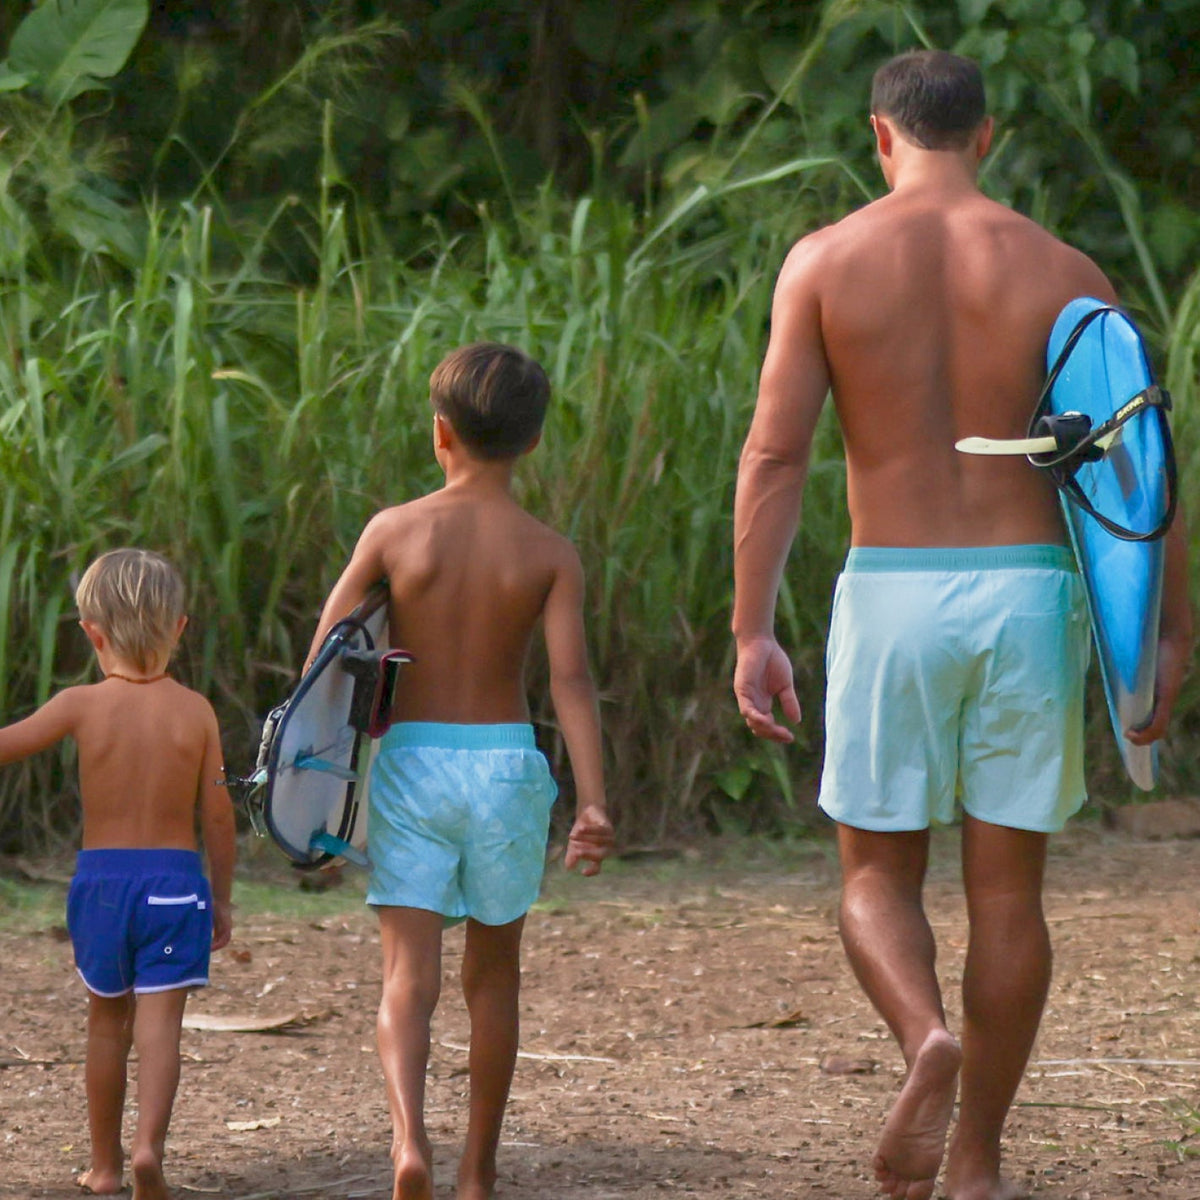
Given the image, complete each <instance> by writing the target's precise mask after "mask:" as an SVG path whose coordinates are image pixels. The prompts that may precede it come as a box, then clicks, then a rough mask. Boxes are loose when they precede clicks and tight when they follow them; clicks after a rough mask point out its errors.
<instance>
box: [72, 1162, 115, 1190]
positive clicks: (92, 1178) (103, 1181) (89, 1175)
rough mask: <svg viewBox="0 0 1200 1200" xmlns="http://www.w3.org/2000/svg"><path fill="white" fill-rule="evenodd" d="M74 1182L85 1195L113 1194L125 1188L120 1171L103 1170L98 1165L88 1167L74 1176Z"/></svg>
mask: <svg viewBox="0 0 1200 1200" xmlns="http://www.w3.org/2000/svg"><path fill="white" fill-rule="evenodd" d="M75 1183H76V1184H77V1185H78V1187H79V1190H80V1191H81V1192H83V1194H84V1195H85V1196H113V1195H116V1193H117V1192H123V1191H124V1190H125V1181H124V1180H123V1179H122V1178H121V1172H120V1171H104V1170H101V1169H100V1168H99V1167H89V1168H88V1170H86V1171H84V1172H83V1174H81V1175H77V1176H76V1177H75Z"/></svg>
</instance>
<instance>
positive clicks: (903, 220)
mask: <svg viewBox="0 0 1200 1200" xmlns="http://www.w3.org/2000/svg"><path fill="white" fill-rule="evenodd" d="M871 124H872V128H873V131H874V135H875V141H876V148H877V151H878V156H879V162H880V166H881V168H882V171H883V175H884V178H885V180H886V181H887V184H888V187H889V192H888V194H887V195H886V196H884V197H883V198H881V199H879V200H877V201H875V202H874V203H872V204H869V205H867V206H866V207H865V208H863V209H861V210H860V211H858V212H855V213H853V214H851V215H850V216H848V217H846V218H845V219H844V220H842V221H840V222H838V223H837V224H835V225H831V226H829V227H827V228H824V229H821V230H819V231H817V232H816V233H813V234H811V235H810V236H808V237H805V238H804V239H803V240H801V241H800V242H799V243H797V244H796V246H795V247H793V249H792V250H791V252H790V254H789V255H788V257H787V259H786V261H785V263H784V265H783V268H782V270H781V272H780V275H779V279H778V283H777V286H776V291H775V298H774V305H773V310H772V321H771V336H770V342H769V346H768V349H767V353H766V356H765V359H764V362H763V368H762V375H761V379H760V383H759V392H758V400H757V405H756V408H755V414H754V418H753V422H752V425H751V428H750V431H749V435H748V437H747V439H746V443H745V447H744V449H743V452H742V457H741V463H740V468H739V473H738V487H737V497H736V502H735V514H734V539H735V603H734V619H733V631H734V635H735V638H736V641H737V666H736V673H735V679H734V689H735V693H736V696H737V700H738V706H739V710H740V712H741V714H742V716H743V717H744V719H745V721H746V724H747V725H748V727H749V728H750V729H751V730H752V731H753V732H754V733H755V734H756V735H757V736H759V737H763V738H767V739H769V740H773V741H778V742H790V741H791V740H792V738H793V733H792V729H791V728H790V726H792V725H794V724H795V723H796V722H798V721H799V720H800V718H801V713H800V706H799V703H798V701H797V698H796V692H795V688H794V685H793V678H792V668H791V663H790V660H789V658H788V656H787V653H786V652H785V651H784V650H783V648H782V647H781V646H780V645H779V643H778V642H777V640H776V638H775V633H774V618H775V605H776V599H777V595H778V590H779V585H780V580H781V578H782V573H783V570H784V566H785V562H786V559H787V554H788V550H789V547H790V545H791V542H792V539H793V536H794V534H795V532H796V529H797V526H798V522H799V518H800V504H801V498H802V493H803V489H804V482H805V477H806V473H807V469H808V463H809V456H810V452H811V448H812V440H813V434H814V430H815V427H816V423H817V418H818V416H819V414H820V412H821V409H822V408H823V406H824V403H825V399H826V396H827V395H828V394H830V393H831V394H832V397H833V403H834V405H835V408H836V412H837V416H838V420H839V423H840V425H841V429H842V435H843V439H844V443H845V454H846V466H847V491H848V499H849V507H850V517H851V527H852V542H853V544H854V545H855V546H896V547H925V546H1002V545H1010V544H1014V545H1015V544H1027V543H1058V544H1062V543H1064V542H1065V540H1066V538H1065V531H1064V528H1063V524H1062V518H1061V515H1060V512H1059V506H1058V501H1057V498H1056V496H1055V492H1054V489H1053V486H1052V484H1051V483H1050V482H1049V480H1048V479H1047V478H1046V477H1045V475H1044V474H1042V473H1040V472H1038V471H1037V470H1036V469H1035V468H1033V467H1032V466H1030V464H1029V463H1028V462H1027V461H1026V460H1024V459H1022V458H1010V459H997V458H989V459H983V458H974V457H971V456H968V455H963V454H960V453H957V452H956V451H955V449H954V443H955V441H956V440H957V439H959V438H960V437H964V436H968V435H984V436H988V437H994V438H1006V437H1019V436H1023V435H1024V433H1025V429H1026V425H1027V422H1028V420H1029V415H1030V412H1031V411H1032V408H1033V405H1034V403H1035V400H1036V398H1037V395H1038V392H1039V389H1040V386H1041V382H1042V377H1043V372H1044V356H1045V348H1046V342H1047V339H1048V336H1049V332H1050V329H1051V326H1052V325H1053V322H1054V320H1055V318H1056V317H1057V315H1058V313H1059V312H1060V311H1061V309H1062V308H1063V307H1064V305H1065V304H1066V303H1067V302H1068V301H1070V300H1071V299H1073V298H1075V297H1076V296H1081V295H1090V296H1096V297H1098V298H1100V299H1102V300H1109V301H1114V300H1115V296H1114V293H1113V289H1112V287H1111V285H1110V284H1109V282H1108V280H1107V279H1106V278H1105V276H1104V274H1103V273H1102V272H1101V271H1100V270H1099V268H1098V267H1096V266H1095V264H1094V263H1092V262H1091V261H1090V260H1089V259H1088V258H1087V257H1085V256H1084V255H1082V254H1080V253H1079V252H1077V251H1075V250H1073V249H1072V248H1070V247H1068V246H1066V245H1064V244H1063V243H1062V242H1060V241H1058V240H1057V239H1056V238H1054V237H1052V236H1051V235H1050V234H1048V233H1047V232H1045V231H1044V230H1043V229H1041V228H1040V227H1039V226H1037V225H1036V224H1035V223H1034V222H1032V221H1029V220H1027V219H1026V218H1024V217H1022V216H1020V215H1018V214H1016V213H1014V212H1012V211H1011V210H1010V209H1008V208H1006V207H1004V206H1003V205H1001V204H997V203H995V202H993V201H991V200H989V199H988V198H986V197H985V196H984V195H983V194H982V192H981V191H980V190H979V187H978V184H977V171H978V166H979V163H980V161H981V160H982V159H983V157H984V155H985V154H986V153H987V151H988V148H989V146H990V144H991V141H992V135H993V125H992V122H991V120H990V119H988V120H986V121H984V122H983V123H982V124H981V125H980V126H979V128H977V129H976V130H975V131H974V133H973V134H972V135H971V136H970V137H969V139H968V140H967V142H966V144H965V145H963V146H961V147H960V148H958V149H954V150H927V149H923V148H921V147H920V146H918V145H916V144H915V143H914V142H913V141H911V140H910V139H908V138H907V137H906V136H905V134H904V131H903V130H902V129H900V128H899V126H898V125H897V124H896V123H895V122H894V121H893V120H892V119H891V118H890V117H888V116H887V115H885V114H880V113H876V114H874V115H873V116H872V118H871ZM1185 545H1186V542H1185V536H1184V530H1183V522H1182V519H1179V520H1177V521H1176V523H1175V525H1174V527H1173V528H1172V530H1171V532H1170V534H1169V535H1168V538H1167V544H1166V580H1165V592H1164V606H1163V618H1162V634H1161V639H1162V640H1161V644H1160V649H1159V671H1158V690H1157V699H1156V707H1155V711H1154V715H1153V717H1152V719H1151V721H1150V723H1149V724H1148V725H1147V727H1146V728H1144V729H1142V730H1140V731H1129V732H1128V734H1127V736H1128V737H1129V738H1130V740H1131V741H1134V742H1137V743H1144V742H1148V741H1151V740H1154V739H1156V738H1159V737H1161V736H1162V735H1163V733H1164V732H1165V730H1166V727H1167V722H1168V720H1169V717H1170V713H1171V709H1172V706H1173V704H1174V702H1175V698H1176V696H1177V695H1178V692H1179V688H1180V686H1181V683H1182V681H1183V676H1184V673H1185V669H1186V665H1187V662H1188V660H1189V657H1190V653H1191V643H1192V627H1191V616H1190V609H1189V606H1188V599H1187V588H1186V560H1185ZM776 703H778V705H779V714H780V715H777V714H776V712H775V704H776ZM838 834H839V846H840V850H841V858H842V869H843V895H842V906H841V922H840V923H841V932H842V937H843V942H844V944H845V947H846V951H847V954H848V957H849V959H850V962H851V965H852V967H853V969H854V971H855V973H856V975H857V976H858V979H859V981H860V983H861V984H862V986H863V988H864V990H865V992H866V993H867V995H868V996H869V997H870V999H871V1000H872V1002H873V1003H874V1004H875V1006H876V1008H877V1009H878V1010H879V1011H880V1013H881V1014H882V1015H883V1017H884V1019H885V1020H886V1021H887V1023H888V1025H889V1027H890V1029H891V1030H892V1033H893V1034H894V1036H895V1037H896V1039H897V1041H898V1043H899V1045H900V1047H901V1049H902V1051H903V1053H904V1056H905V1061H906V1063H907V1064H908V1068H909V1070H908V1075H907V1077H906V1081H905V1083H904V1086H903V1087H902V1089H901V1092H900V1095H899V1097H898V1098H897V1100H896V1102H895V1104H894V1106H893V1108H892V1111H891V1113H890V1115H889V1117H888V1119H887V1121H886V1123H885V1125H884V1129H883V1133H882V1136H881V1138H880V1141H879V1143H878V1146H877V1149H876V1152H875V1156H874V1158H873V1162H872V1167H873V1170H874V1173H875V1177H876V1180H877V1182H878V1185H879V1188H880V1190H881V1192H883V1193H884V1194H886V1195H888V1196H891V1197H893V1198H894V1200H929V1197H931V1196H932V1195H933V1192H934V1187H935V1182H936V1179H937V1176H938V1173H939V1170H940V1167H941V1164H942V1160H943V1156H944V1154H945V1143H946V1136H947V1130H948V1127H949V1122H950V1119H951V1115H952V1111H953V1105H954V1099H955V1093H956V1089H958V1092H959V1101H960V1106H959V1111H960V1116H959V1121H958V1125H957V1127H956V1130H955V1134H954V1137H953V1139H952V1140H951V1142H950V1146H949V1152H948V1155H947V1156H946V1172H945V1177H944V1180H943V1188H944V1190H945V1193H946V1195H948V1196H949V1197H951V1200H1014V1198H1015V1197H1017V1196H1020V1195H1023V1194H1024V1193H1023V1191H1022V1189H1020V1188H1019V1187H1017V1186H1016V1185H1015V1184H1013V1183H1012V1182H1011V1181H1009V1180H1008V1179H1006V1178H1005V1177H1004V1176H1002V1175H1001V1172H1000V1134H1001V1130H1002V1127H1003V1124H1004V1120H1005V1117H1006V1115H1007V1112H1008V1109H1009V1107H1010V1105H1011V1103H1012V1099H1013V1096H1014V1094H1015V1092H1016V1088H1017V1086H1018V1084H1019V1082H1020V1080H1021V1077H1022V1075H1023V1072H1024V1067H1025V1063H1026V1061H1027V1059H1028V1055H1029V1053H1030V1050H1031V1048H1032V1045H1033V1039H1034V1036H1035V1034H1036V1031H1037V1026H1038V1023H1039V1020H1040V1016H1041V1011H1042V1007H1043V1005H1044V1002H1045V996H1046V991H1047V988H1048V985H1049V979H1050V944H1049V939H1048V937H1047V935H1046V927H1045V922H1044V920H1043V917H1042V909H1041V886H1042V865H1043V862H1044V856H1045V843H1046V837H1045V835H1043V834H1037V833H1029V832H1026V831H1022V830H1013V829H1007V828H1004V827H1001V826H996V825H990V824H987V823H985V822H982V821H978V820H975V819H973V818H971V817H969V816H968V817H965V818H964V834H963V867H964V883H965V888H966V893H967V905H968V915H969V918H970V923H971V939H970V945H969V949H968V956H967V966H966V973H965V977H964V980H963V997H964V1016H963V1033H962V1039H961V1044H960V1042H959V1041H957V1040H956V1039H955V1038H954V1037H953V1036H952V1035H951V1033H950V1032H949V1031H948V1030H947V1028H946V1023H945V1014H944V1010H943V1007H942V997H941V992H940V989H939V985H938V981H937V976H936V972H935V969H934V958H935V953H936V947H935V943H934V939H933V935H932V931H931V930H930V928H929V924H928V921H927V920H926V917H925V912H924V908H923V905H922V898H921V889H922V884H923V881H924V875H925V867H926V863H927V858H928V845H929V835H928V830H921V831H916V832H913V833H872V832H869V831H866V830H861V829H856V828H852V827H849V826H846V825H839V827H838Z"/></svg>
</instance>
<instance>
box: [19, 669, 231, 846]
mask: <svg viewBox="0 0 1200 1200" xmlns="http://www.w3.org/2000/svg"><path fill="white" fill-rule="evenodd" d="M67 736H69V737H72V738H73V739H74V740H75V743H76V746H77V748H78V754H79V789H80V793H81V796H82V802H83V848H84V849H85V850H97V849H110V848H126V849H143V848H145V849H149V848H154V849H176V850H195V849H196V818H197V812H198V809H199V812H200V815H201V816H202V817H204V816H207V815H208V814H207V813H206V812H205V811H204V810H205V806H206V805H207V804H208V803H210V802H211V800H212V798H213V796H214V792H215V797H216V800H217V801H218V802H219V803H220V804H221V805H222V806H227V804H228V800H227V798H226V797H225V796H224V795H223V785H222V784H221V782H220V781H221V778H222V775H223V771H224V767H223V764H222V755H221V746H220V736H219V733H218V729H217V720H216V716H215V714H214V713H213V710H212V706H211V705H210V704H209V703H208V701H207V700H205V699H204V697H203V696H201V695H200V694H199V693H198V692H193V691H192V690H191V689H189V688H186V687H184V686H183V685H182V684H179V683H176V682H175V681H174V680H173V679H160V680H157V681H156V682H154V683H129V682H127V681H125V680H123V679H119V678H116V677H112V678H109V679H106V680H104V682H102V683H96V684H89V685H84V686H81V687H73V688H67V689H66V690H65V691H62V692H59V693H58V695H56V696H54V697H53V698H52V699H51V700H49V701H48V702H47V703H46V704H45V705H44V706H43V707H42V708H41V709H39V710H38V711H37V712H36V713H34V714H33V715H32V716H30V717H28V718H26V719H25V720H24V721H21V722H18V723H17V724H15V725H13V726H10V727H9V728H8V729H6V730H4V731H3V732H2V733H0V758H2V759H3V760H4V761H9V760H11V759H14V758H20V757H24V755H25V754H27V753H32V752H33V751H34V750H36V749H40V748H42V747H43V746H46V745H50V744H52V743H53V742H56V741H59V740H60V739H61V738H63V737H67Z"/></svg>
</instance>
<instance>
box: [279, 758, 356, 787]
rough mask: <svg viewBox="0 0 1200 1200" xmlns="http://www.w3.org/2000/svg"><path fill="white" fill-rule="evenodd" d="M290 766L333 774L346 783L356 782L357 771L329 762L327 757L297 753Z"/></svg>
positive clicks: (301, 769)
mask: <svg viewBox="0 0 1200 1200" xmlns="http://www.w3.org/2000/svg"><path fill="white" fill-rule="evenodd" d="M292 766H293V767H294V768H295V769H296V770H297V771H321V772H322V773H324V774H326V775H335V776H337V778H338V779H344V780H345V781H346V782H347V783H357V782H358V772H357V771H352V770H350V768H349V767H343V766H342V765H341V764H340V763H335V762H330V761H329V759H327V758H321V757H320V756H319V755H316V754H297V755H296V757H295V759H294V761H293V762H292Z"/></svg>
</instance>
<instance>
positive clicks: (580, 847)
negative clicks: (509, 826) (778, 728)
mask: <svg viewBox="0 0 1200 1200" xmlns="http://www.w3.org/2000/svg"><path fill="white" fill-rule="evenodd" d="M433 439H434V453H435V455H436V457H437V461H438V463H439V464H440V466H441V467H442V470H443V471H444V473H445V477H446V480H445V486H444V487H443V488H441V489H440V490H438V491H436V492H433V493H431V494H430V495H428V496H424V497H422V498H420V499H418V500H414V501H411V502H410V503H408V504H403V505H399V506H397V507H395V508H389V509H386V510H385V511H384V512H381V513H380V514H379V515H378V516H376V517H375V518H374V519H372V520H371V521H370V523H369V524H368V525H367V527H366V529H365V530H364V531H363V534H362V536H361V538H360V539H359V542H358V545H357V546H356V547H355V550H354V554H353V556H352V558H351V560H350V563H349V565H348V566H347V567H346V570H345V571H344V572H343V574H342V576H341V578H340V579H339V580H338V582H337V584H336V585H335V587H334V588H333V591H332V592H331V593H330V596H329V599H328V601H327V602H326V604H325V608H324V610H323V612H322V615H321V620H320V623H319V625H318V628H317V632H316V635H315V637H314V638H313V643H312V647H311V649H310V651H309V661H311V660H312V658H313V657H314V656H315V654H316V652H317V650H318V648H319V647H320V645H321V643H322V641H323V640H324V638H325V635H326V633H327V632H328V630H329V629H330V628H332V626H333V624H334V623H335V622H336V621H337V620H338V619H340V618H341V617H342V616H344V615H345V614H346V613H348V612H350V611H351V609H353V608H354V606H355V605H356V604H358V603H359V601H361V600H362V598H363V597H364V595H365V594H366V592H367V590H368V589H369V588H370V587H371V585H372V584H374V583H376V582H377V581H378V580H380V579H386V580H387V582H388V587H389V591H390V604H391V607H390V609H389V629H390V637H391V642H392V645H393V646H396V647H401V648H403V649H405V650H408V651H409V652H411V653H412V655H413V657H414V662H413V663H412V664H411V665H410V666H407V667H405V669H404V674H403V676H402V679H401V682H400V685H399V686H398V688H397V692H396V703H395V709H394V716H395V718H396V719H397V720H400V721H442V722H450V723H454V724H496V723H512V722H516V723H524V722H528V720H529V707H528V702H527V700H526V695H525V664H526V661H527V659H528V656H529V650H530V645H531V642H532V639H533V636H534V634H535V632H536V631H537V629H538V626H539V625H540V626H541V630H542V635H543V637H544V638H545V643H546V651H547V658H548V661H549V666H550V694H551V699H552V700H553V702H554V711H555V716H556V718H557V721H558V725H559V728H560V729H561V731H562V735H563V739H564V741H565V742H566V746H567V752H568V754H569V756H570V760H571V770H572V775H573V777H574V782H575V790H576V813H575V822H574V824H573V826H572V828H571V831H570V834H569V836H568V842H567V849H566V856H565V860H564V861H565V864H566V866H567V868H568V869H570V868H572V867H574V866H576V865H578V866H579V867H580V869H581V871H582V872H583V874H585V875H594V874H596V872H598V871H599V870H600V865H601V862H602V861H603V859H604V858H605V856H606V855H607V854H608V852H609V850H610V848H611V846H612V837H613V831H612V825H611V823H610V822H609V819H608V815H607V806H606V800H605V794H604V779H603V768H602V760H601V749H600V723H599V716H598V713H597V703H596V693H595V688H594V685H593V683H592V679H591V674H590V671H589V668H588V662H587V651H586V642H585V638H584V625H583V598H584V590H583V571H582V568H581V566H580V563H579V556H578V554H577V553H576V551H575V549H574V547H573V546H572V545H571V543H570V542H569V541H568V540H567V539H566V538H564V537H562V536H560V535H559V534H557V533H555V532H554V531H552V530H551V529H549V528H547V527H546V526H545V525H543V524H542V523H541V522H540V521H537V520H536V519H535V518H533V517H532V516H530V515H529V514H528V513H527V512H525V511H524V509H522V508H521V506H520V505H519V504H518V503H517V502H516V500H515V499H514V498H513V495H512V476H513V470H514V468H515V465H516V461H515V460H511V459H505V460H500V461H492V460H486V459H482V458H477V457H475V456H474V455H472V454H471V452H470V451H469V449H468V448H467V447H466V446H465V445H464V444H463V443H462V441H461V440H460V439H459V437H458V436H457V434H456V433H455V431H454V428H453V426H452V425H451V424H450V422H449V421H447V420H445V419H444V418H443V417H442V416H441V415H435V417H434V421H433ZM528 449H530V450H531V449H533V445H532V444H531V445H530V446H529V447H528ZM377 912H378V914H379V924H380V933H381V941H382V948H383V997H382V999H381V1002H380V1008H379V1020H378V1043H379V1054H380V1060H381V1062H382V1064H383V1072H384V1079H385V1082H386V1084H387V1093H388V1103H389V1107H390V1110H391V1117H392V1129H393V1140H392V1158H393V1162H394V1165H395V1182H394V1189H393V1196H394V1200H430V1198H431V1197H432V1195H433V1169H432V1153H431V1148H430V1144H429V1137H428V1134H427V1133H426V1130H425V1119H424V1100H425V1072H426V1067H427V1063H428V1057H429V1024H430V1019H431V1017H432V1014H433V1011H434V1008H435V1007H436V1005H437V1002H438V998H439V993H440V988H441V939H442V917H441V915H440V914H438V913H434V912H427V911H425V910H423V909H415V908H398V907H386V906H380V907H379V908H378V909H377ZM466 925H467V928H466V947H465V950H464V954H463V965H462V987H463V994H464V996H465V998H466V1002H467V1009H468V1012H469V1015H470V1018H471V1050H470V1059H469V1064H468V1065H469V1070H470V1080H471V1086H470V1105H469V1117H468V1126H467V1137H466V1144H465V1146H464V1149H463V1155H462V1159H461V1163H460V1166H459V1173H458V1193H457V1195H458V1200H487V1198H488V1197H490V1196H492V1194H493V1192H494V1189H495V1184H496V1151H497V1148H498V1146H499V1142H500V1129H501V1124H502V1122H503V1118H504V1109H505V1105H506V1104H507V1100H508V1091H509V1085H510V1083H511V1080H512V1074H513V1068H514V1065H515V1062H516V1054H517V1034H518V997H519V989H520V943H521V932H522V929H523V926H524V918H521V919H519V920H516V921H513V922H510V923H509V924H507V925H501V926H489V925H484V924H482V923H480V922H478V921H474V920H471V919H468V921H467V923H466Z"/></svg>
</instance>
